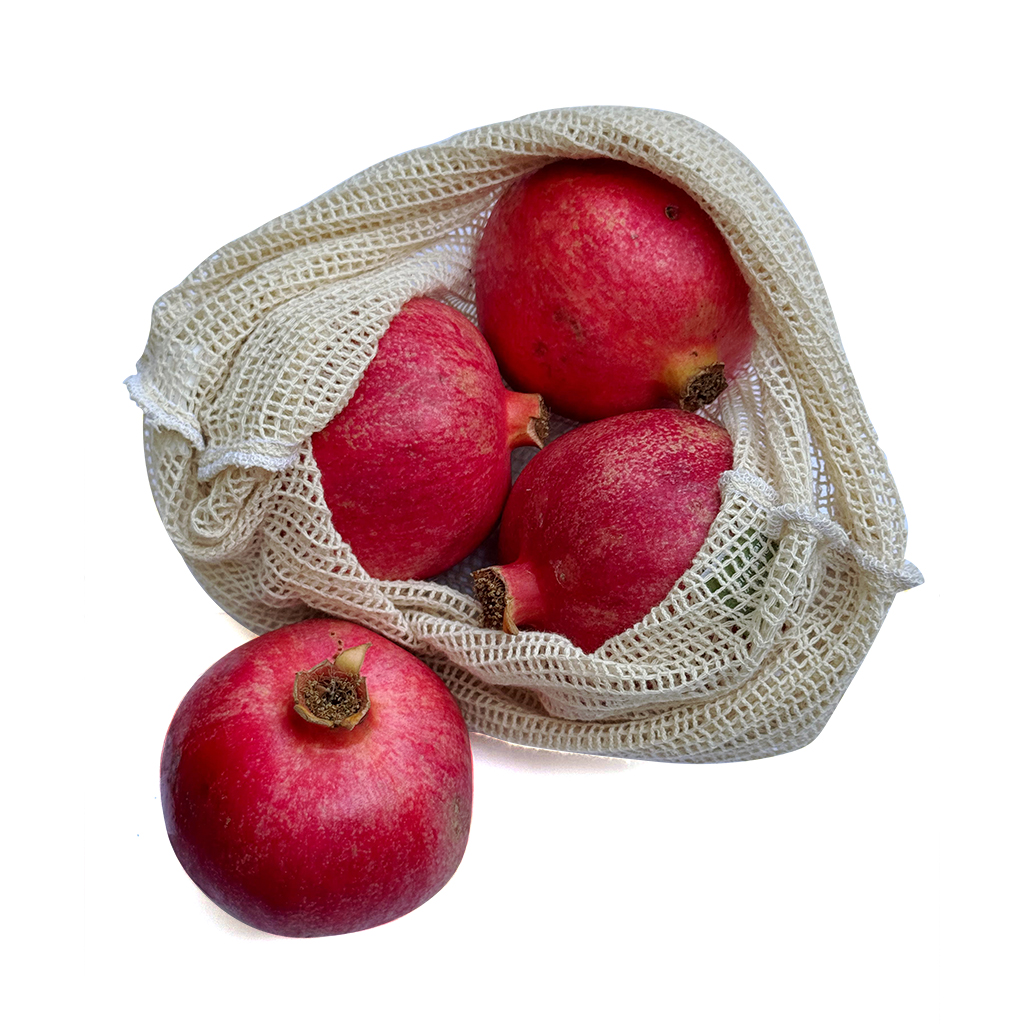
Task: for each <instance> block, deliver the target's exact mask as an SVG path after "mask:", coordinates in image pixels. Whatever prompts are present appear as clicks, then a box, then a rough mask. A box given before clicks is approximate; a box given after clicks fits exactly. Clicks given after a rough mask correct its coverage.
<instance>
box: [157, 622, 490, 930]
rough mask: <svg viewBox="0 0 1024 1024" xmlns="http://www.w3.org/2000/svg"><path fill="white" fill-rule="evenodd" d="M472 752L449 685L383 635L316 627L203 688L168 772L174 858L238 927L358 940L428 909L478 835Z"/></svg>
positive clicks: (210, 674)
mask: <svg viewBox="0 0 1024 1024" xmlns="http://www.w3.org/2000/svg"><path fill="white" fill-rule="evenodd" d="M472 773H473V765H472V753H471V749H470V744H469V734H468V731H467V729H466V725H465V722H464V721H463V719H462V716H461V714H460V712H459V709H458V706H457V705H456V703H455V701H454V699H453V698H452V696H451V694H450V693H449V692H448V690H447V689H446V688H445V686H444V684H443V683H442V681H441V679H440V678H439V677H438V676H437V675H435V674H434V673H433V672H432V671H431V670H430V669H429V668H428V667H427V666H426V665H424V664H423V663H422V662H421V661H419V660H418V659H417V658H415V657H414V656H413V655H411V654H409V653H408V652H407V651H405V650H403V649H402V648H400V647H398V646H396V645H395V644H393V643H391V642H390V641H388V640H386V639H385V638H384V637H381V636H378V635H377V634H376V633H373V632H371V631H370V630H367V629H363V628H362V627H361V626H357V625H354V624H352V623H347V622H342V621H338V620H332V619H311V620H307V621H305V622H300V623H298V624H296V625H293V626H286V627H284V628H282V629H278V630H275V631H273V632H270V633H267V634H265V635H263V636H261V637H257V638H256V639H255V640H251V641H249V643H246V644H243V645H242V646H241V647H239V648H237V649H236V650H234V651H232V652H231V653H230V654H228V655H227V656H226V657H224V658H222V659H221V660H220V661H218V662H217V663H216V664H215V665H214V666H212V668H210V669H209V670H208V671H207V672H205V673H204V674H203V676H202V677H201V678H200V679H199V680H198V682H196V684H195V685H194V686H193V687H192V689H191V690H190V691H189V692H188V694H187V695H186V696H185V699H184V700H183V701H182V702H181V705H180V706H179V707H178V710H177V711H176V712H175V714H174V718H173V720H172V721H171V725H170V728H169V730H168V732H167V737H166V739H165V741H164V748H163V755H162V758H161V762H160V789H161V796H162V800H163V810H164V819H165V821H166V824H167V834H168V836H169V837H170V841H171V846H172V847H173V848H174V852H175V854H177V857H178V860H179V861H180V862H181V864H182V866H183V867H184V869H185V871H186V872H188V874H189V876H190V877H191V878H192V880H193V881H194V882H195V883H196V885H198V886H199V888H200V889H201V890H202V891H203V892H204V893H206V895H207V896H209V897H210V899H212V900H213V901H214V902H215V903H216V904H218V905H219V906H220V907H221V908H222V909H223V910H225V911H227V913H229V914H231V915H232V916H234V917H236V918H238V919H239V920H240V921H244V922H245V923H246V924H250V925H252V926H253V927H254V928H260V929H262V930H263V931H267V932H273V933H275V934H277V935H291V936H314V935H333V934H338V933H341V932H351V931H358V930H360V929H364V928H371V927H373V926H375V925H379V924H383V923H384V922H386V921H391V920H393V919H394V918H396V917H400V916H401V915H403V914H406V913H408V912H409V911H410V910H413V909H415V908H416V907H418V906H420V904H422V903H424V902H425V901H426V900H428V899H430V897H431V896H433V895H434V894H435V893H437V892H438V891H439V890H440V889H441V888H442V886H444V885H445V883H446V882H447V881H448V880H449V879H450V878H451V876H452V875H453V874H454V872H455V869H456V868H457V867H458V865H459V863H460V861H461V859H462V855H463V852H464V851H465V848H466V842H467V839H468V835H469V823H470V813H471V805H472V796H473V782H472Z"/></svg>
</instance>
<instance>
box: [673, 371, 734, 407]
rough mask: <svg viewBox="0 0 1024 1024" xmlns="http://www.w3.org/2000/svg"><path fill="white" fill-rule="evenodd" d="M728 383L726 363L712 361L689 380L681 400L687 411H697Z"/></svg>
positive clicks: (716, 395) (713, 398) (712, 399)
mask: <svg viewBox="0 0 1024 1024" xmlns="http://www.w3.org/2000/svg"><path fill="white" fill-rule="evenodd" d="M726 384H728V381H727V380H726V379H725V364H724V363H712V364H711V366H705V367H703V368H702V369H700V370H698V371H697V372H696V373H695V374H694V375H693V376H692V377H691V378H690V379H689V380H688V381H687V382H686V387H685V389H684V390H683V392H682V394H681V395H680V396H679V402H680V404H681V405H682V407H683V409H685V410H686V412H696V411H697V410H698V409H700V408H701V407H703V406H705V405H707V404H708V403H709V402H713V401H714V400H715V399H716V398H717V397H718V396H719V395H720V394H721V393H722V392H723V391H724V390H725V387H726Z"/></svg>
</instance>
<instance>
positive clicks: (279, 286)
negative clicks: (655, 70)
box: [127, 107, 921, 762]
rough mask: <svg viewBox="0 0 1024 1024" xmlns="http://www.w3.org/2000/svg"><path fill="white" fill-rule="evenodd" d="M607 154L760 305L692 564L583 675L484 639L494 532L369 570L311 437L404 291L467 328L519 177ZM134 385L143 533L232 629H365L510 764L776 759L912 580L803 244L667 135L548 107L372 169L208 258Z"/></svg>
mask: <svg viewBox="0 0 1024 1024" xmlns="http://www.w3.org/2000/svg"><path fill="white" fill-rule="evenodd" d="M598 156H604V157H613V158H615V159H619V160H624V161H627V162H629V163H632V164H636V165H637V166H639V167H643V168H646V169H648V170H651V171H653V172H655V173H656V174H659V175H661V176H662V177H664V178H667V179H669V180H670V181H672V182H674V183H675V184H677V185H679V186H681V187H682V188H684V189H685V190H686V191H687V192H689V193H690V194H691V195H693V196H694V197H695V198H696V199H697V201H698V202H699V203H700V204H701V205H702V206H703V207H704V209H706V210H707V212H708V213H709V214H710V216H711V217H712V218H713V220H714V221H715V222H716V223H717V225H718V227H719V228H720V229H721V231H722V232H723V234H724V235H725V236H726V238H727V239H728V241H729V243H730V245H731V247H732V250H733V253H734V255H735V257H736V259H737V261H738V262H739V264H740V265H741V267H742V269H743V272H744V275H745V277H746V278H747V281H748V282H749V284H750V287H751V293H752V319H753V322H754V325H755V328H756V330H757V332H758V340H757V343H756V345H755V350H754V355H753V359H752V364H751V366H750V367H749V369H748V370H747V371H745V372H744V373H743V374H742V375H741V376H740V377H739V379H737V380H736V381H734V382H733V383H732V384H731V386H730V387H729V388H728V389H727V390H726V391H725V392H723V394H722V395H721V396H720V397H719V398H718V399H717V400H716V401H715V402H714V403H713V404H712V405H710V406H708V407H706V408H705V409H704V410H702V413H703V414H704V415H705V416H707V417H708V418H711V419H714V420H716V421H718V422H720V423H721V424H723V425H724V426H725V427H726V429H727V430H728V431H729V432H730V434H731V435H732V438H733V441H734V444H735V468H734V469H733V470H732V471H730V472H728V473H726V474H725V475H724V476H723V478H722V481H721V490H722V507H721V511H720V513H719V515H718V517H717V519H716V520H715V523H714V525H713V527H712V529H711V532H710V534H709V536H708V538H707V540H706V542H705V544H704V546H703V548H702V550H701V552H700V553H699V555H698V556H697V558H696V560H695V561H694V563H693V565H692V566H691V568H690V569H689V570H688V571H687V573H686V574H685V576H684V577H683V579H682V580H681V581H680V583H679V584H678V585H677V586H676V587H675V588H674V589H673V590H672V592H671V593H669V595H668V596H667V597H666V598H665V600H664V601H662V602H661V604H659V605H658V606H657V607H655V608H654V609H652V610H651V612H650V613H649V614H648V615H647V616H646V617H645V618H644V619H643V620H642V621H641V622H640V623H638V624H637V625H636V626H634V627H633V628H631V629H629V630H627V631H626V632H625V633H622V634H620V635H619V636H616V637H614V638H612V639H611V640H609V641H608V642H607V643H605V644H604V646H603V647H601V648H600V649H599V650H597V651H596V652H594V653H593V654H584V653H582V652H581V651H580V650H579V649H578V648H576V647H575V646H573V644H572V643H570V642H569V641H568V640H566V639H565V638H563V637H560V636H557V635H555V634H552V633H544V632H539V631H524V632H521V633H519V634H518V635H514V636H513V635H507V634H505V633H502V632H500V631H497V630H494V629H489V628H486V627H485V626H484V625H483V618H482V610H481V608H480V606H479V604H478V603H477V601H476V600H475V598H474V597H473V594H472V587H471V580H470V572H471V570H472V569H475V568H478V567H480V566H482V565H488V564H492V563H493V562H494V561H495V560H496V559H495V553H494V544H493V538H492V540H491V541H490V542H488V543H485V544H484V545H483V546H482V547H481V548H480V549H479V550H478V551H477V552H475V553H474V554H473V555H472V556H470V557H469V558H468V559H466V560H465V561H464V562H463V563H461V564H460V565H458V566H456V567H455V568H454V569H452V570H451V571H449V572H447V573H445V574H444V576H442V577H439V578H437V579H434V580H430V581H422V582H417V581H411V582H410V581H403V582H393V581H380V580H376V579H374V578H373V577H371V576H370V575H368V574H367V573H366V572H365V571H364V570H363V568H362V567H361V566H360V564H359V563H358V561H357V560H356V559H355V557H354V556H353V555H352V552H351V550H350V548H349V546H348V545H347V544H346V542H345V541H344V539H343V538H342V537H340V536H339V535H338V533H337V532H336V531H335V529H334V526H333V524H332V521H331V515H330V512H329V511H328V509H327V507H326V505H325V504H324V499H323V491H322V487H321V483H320V475H319V471H318V469H317V466H316V464H315V462H314V460H313V458H312V455H311V449H310V437H311V435H312V434H313V433H315V432H316V431H318V430H320V429H321V428H323V427H324V426H325V425H326V424H327V423H328V422H329V421H330V420H331V418H332V417H333V416H334V415H335V414H336V413H337V412H338V411H339V410H340V409H341V408H342V407H343V406H344V405H345V404H346V402H347V401H348V400H349V398H350V397H351V396H352V394H353V392H354V391H355V389H356V387H357V385H358V383H359V379H360V376H361V374H362V372H363V370H364V369H365V367H366V365H367V364H368V362H369V361H370V360H371V359H372V358H373V355H374V353H375V350H376V345H377V341H378V339H379V338H380V337H381V335H382V334H383V333H384V331H385V330H386V329H387V326H388V324H389V322H390V320H391V319H392V317H393V316H394V315H395V314H396V313H397V312H398V311H399V309H400V308H401V307H402V305H403V304H404V303H405V302H406V301H407V300H408V299H409V298H411V297H413V296H415V295H431V296H434V297H436V298H440V299H443V300H444V301H447V302H450V303H451V304H452V305H454V306H455V307H456V308H457V309H459V310H460V311H462V312H464V313H466V314H467V315H468V316H470V318H473V319H475V307H474V290H473V275H472V267H473V258H474V253H475V249H476V245H477V242H478V239H479V236H480V232H481V229H482V227H483V225H484V223H485V221H486V219H487V215H488V212H489V210H490V208H491V207H492V206H493V204H494V202H495V201H496V199H497V197H498V195H499V194H500V193H501V191H502V189H503V188H504V187H505V186H506V185H507V184H508V183H509V182H510V181H512V180H513V179H514V178H516V177H517V176H519V175H521V174H524V173H526V172H528V171H531V170H533V169H535V168H537V167H539V166H541V165H542V164H545V163H547V162H549V161H552V160H554V159H559V158H564V157H573V158H589V157H598ZM127 383H128V388H129V391H130V393H131V395H132V397H133V398H134V399H135V401H136V402H137V403H138V404H139V405H140V406H141V407H142V409H143V411H144V413H145V417H144V440H145V452H146V458H147V462H148V468H149V474H150V480H151V484H152V488H153V493H154V496H155V499H156V504H157V508H158V510H159V513H160V517H161V519H162V521H163V523H164V525H165V526H166V528H167V531H168V533H169V534H170V536H171V538H172V540H173V541H174V543H175V545H176V546H177V548H178V550H179V551H180V553H181V555H182V556H183V558H184V559H185V561H186V562H187V564H188V566H189V568H190V569H191V570H192V572H193V574H194V575H195V576H196V578H197V579H198V580H199V582H200V583H201V584H202V586H203V587H204V588H205V590H206V591H207V593H208V594H209V595H210V596H211V597H212V598H213V599H214V600H215V601H216V602H217V603H218V604H219V605H220V606H221V607H222V608H223V609H225V611H227V612H228V613H229V614H230V615H232V616H233V617H234V618H235V619H237V620H238V621H239V622H241V623H242V624H244V625H245V626H247V627H248V628H249V629H251V630H253V631H255V632H258V633H261V632H265V631H267V630H270V629H273V628H275V627H278V626H281V625H284V624H285V623H288V622H293V621H295V620H298V619H302V618H306V617H309V616H311V615H315V614H327V615H331V616H337V617H341V618H346V619H352V620H355V621H357V622H360V623H362V624H363V625H365V626H367V627H369V628H371V629H375V630H377V631H378V632H380V633H382V634H383V635H384V636H387V637H388V638H390V639H392V640H394V641H396V642H398V643H400V644H403V645H404V646H406V647H407V648H409V649H410V650H412V651H414V652H415V653H416V654H418V655H419V656H420V657H422V658H423V659H424V660H426V661H427V662H428V663H429V664H430V665H431V666H432V667H433V668H434V669H435V670H436V671H437V672H439V673H440V675H441V676H442V677H443V678H444V679H445V681H446V682H447V684H448V686H449V687H450V688H451V691H452V693H453V694H454V695H455V697H456V698H457V700H458V701H459V703H460V705H461V707H462V710H463V713H464V715H465V717H466V720H467V723H468V724H469V727H470V728H471V729H472V730H474V731H477V732H481V733H486V734H489V735H491V736H495V737H499V738H501V739H505V740H509V741H512V742H515V743H519V744H525V745H529V746H536V747H546V748H553V749H560V750H571V751H581V752H588V753H595V754H606V755H617V756H626V757H637V758H647V759H653V760H663V761H687V762H711V761H734V760H742V759H748V758H756V757H764V756H767V755H771V754H777V753H782V752H785V751H789V750H794V749H796V748H798V747H800V746H802V745H804V744H806V743H808V742H809V741H810V740H812V739H813V738H814V737H815V736H816V735H817V734H818V732H819V731H820V730H821V729H822V727H823V726H824V724H825V722H826V721H827V719H828V717H829V715H830V714H831V712H832V710H833V709H834V708H835V706H836V704H837V702H838V701H839V699H840V697H841V696H842V694H843V692H844V690H845V688H846V687H847V686H848V684H849V683H850V680H851V679H852V677H853V675H854V673H855V672H856V670H857V668H858V666H859V665H860V663H861V661H862V659H863V657H864V655H865V654H866V652H867V650H868V648H869V646H870V644H871V642H872V641H873V639H874V637H875V635H876V633H877V631H878V629H879V628H880V626H881V624H882V620H883V618H884V617H885V614H886V612H887V610H888V608H889V606H890V604H891V602H892V600H893V597H894V596H895V594H896V593H897V592H898V591H900V590H903V589H907V588H909V587H912V586H914V585H916V584H917V583H919V582H921V577H920V574H919V573H918V572H917V570H916V569H915V568H914V567H913V566H912V565H910V564H909V563H907V562H905V561H904V552H905V545H906V523H905V518H904V513H903V508H902V506H901V504H900V500H899V497H898V495H897V492H896V488H895V486H894V483H893V480H892V477H891V475H890V473H889V470H888V468H887V465H886V461H885V458H884V456H883V454H882V452H881V451H880V449H879V447H878V444H877V441H876V437H875V434H874V431H873V429H872V427H871V424H870V422H869V420H868V417H867V414H866V412H865V409H864V406H863V403H862V401H861V398H860V396H859V394H858V391H857V387H856V384H855V382H854V379H853V376H852V374H851V371H850V368H849V365H848V364H847V361H846V358H845V356H844V353H843V350H842V346H841V343H840V340H839V335H838V331H837V328H836V325H835V322H834V319H833V316H832V313H831V310H830V307H829V303H828V299H827V297H826V295H825V290H824V288H823V286H822V283H821V280H820V278H819V275H818V273H817V269H816V267H815V265H814V262H813V260H812V259H811V256H810V253H809V251H808V248H807V245H806V243H805V241H804V238H803V236H802V235H801V233H800V231H799V230H798V228H797V227H796V225H795V224H794V222H793V220H792V218H791V217H790V215H789V213H788V212H787V211H786V209H785V207H784V206H783V205H782V203H781V202H780V201H779V199H778V197H777V196H776V195H775V193H774V192H773V191H772V189H771V188H770V187H769V186H768V184H767V183H766V182H765V181H764V179H763V178H762V177H761V175H760V174H759V173H758V172H757V171H756V169H755V168H754V167H752V166H751V164H750V163H749V162H748V161H747V160H746V158H745V157H744V156H743V155H742V154H741V153H739V152H738V151H737V150H736V149H735V148H734V147H733V146H731V145H730V144H729V143H728V142H726V141H725V140H724V139H722V138H721V137H720V136H718V135H717V134H716V133H715V132H713V131H711V130H710V129H708V128H707V127H705V126H703V125H701V124H698V123H697V122H694V121H692V120H690V119H688V118H685V117H682V116H680V115H677V114H672V113H667V112H664V111H656V110H646V109H637V108H618V107H579V108H570V109H560V110H549V111H544V112H541V113H537V114H531V115H529V116H527V117H522V118H519V119H517V120H514V121H510V122H507V123H504V124H496V125H490V126H488V127H485V128H479V129H476V130H474V131H469V132H466V133H464V134H461V135H458V136H455V137H454V138H452V139H449V140H447V141H445V142H441V143H438V144H436V145H432V146H427V147H425V148H422V149H418V150H414V151H412V152H408V153H404V154H402V155H400V156H396V157H394V158H392V159H389V160H385V161H384V162H383V163H380V164H378V165H376V166H374V167H371V168H369V169H368V170H366V171H364V172H362V173H361V174H358V175H356V176H355V177H354V178H351V179H350V180H348V181H346V182H344V183H343V184H341V185H339V186H338V187H337V188H335V189H332V190H331V191H330V192H327V193H326V194H324V195H323V196H321V197H319V198H318V199H315V200H313V201H312V202H310V203H308V204H306V205H305V206H303V207H301V208H300V209H298V210H295V211H293V212H291V213H288V214H285V215H284V216H282V217H279V218H277V219H276V220H273V221H271V222H270V223H269V224H266V225H265V226H263V227H261V228H259V229H257V230H256V231H253V232H252V233H250V234H248V235H246V236H245V237H243V238H240V239H238V240H237V241H235V242H232V243H231V244H230V245H226V246H225V247H224V248H222V249H220V250H219V251H218V252H216V253H214V254H213V255H212V256H210V257H209V258H208V259H206V260H205V261H204V262H203V263H202V264H200V265H199V267H197V269H196V270H195V271H194V272H193V273H192V274H191V275H190V276H189V277H188V278H187V279H186V280H185V281H184V282H182V284H181V285H179V286H178V287H177V288H174V289H172V290H171V291H170V292H168V293H167V294H166V295H165V296H163V298H162V299H160V301H159V302H158V303H157V304H156V307H155V309H154V313H153V323H152V331H151V334H150V338H149V342H148V345H147V347H146V350H145V353H144V354H143V356H142V359H141V360H140V362H139V364H138V372H137V374H136V375H135V376H134V377H131V378H130V379H129V380H128V382H127ZM569 426H571V424H567V423H564V422H563V423H561V424H560V428H561V429H565V428H566V427H569ZM526 457H528V456H525V455H524V454H523V450H517V451H516V452H515V453H514V460H515V462H516V465H520V464H521V463H522V461H523V459H524V458H526Z"/></svg>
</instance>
